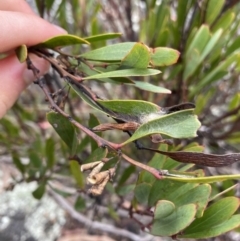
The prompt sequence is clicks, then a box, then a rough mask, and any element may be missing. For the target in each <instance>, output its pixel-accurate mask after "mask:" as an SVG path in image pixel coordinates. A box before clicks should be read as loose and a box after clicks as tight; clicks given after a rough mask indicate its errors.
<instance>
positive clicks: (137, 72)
mask: <svg viewBox="0 0 240 241" xmlns="http://www.w3.org/2000/svg"><path fill="white" fill-rule="evenodd" d="M159 73H161V71H159V70H156V69H122V70H115V71H109V72H104V73H101V74H95V75H91V76H88V77H84V78H82V79H83V80H89V79H103V78H113V77H130V76H149V75H156V74H159Z"/></svg>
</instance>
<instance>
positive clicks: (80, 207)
mask: <svg viewBox="0 0 240 241" xmlns="http://www.w3.org/2000/svg"><path fill="white" fill-rule="evenodd" d="M74 208H75V209H76V210H77V211H78V212H81V211H85V209H86V202H85V199H83V198H82V197H81V196H78V198H77V200H76V202H75V204H74Z"/></svg>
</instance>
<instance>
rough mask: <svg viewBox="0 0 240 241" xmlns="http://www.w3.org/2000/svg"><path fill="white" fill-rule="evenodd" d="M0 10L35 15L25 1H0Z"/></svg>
mask: <svg viewBox="0 0 240 241" xmlns="http://www.w3.org/2000/svg"><path fill="white" fill-rule="evenodd" d="M0 10H2V11H13V12H23V13H29V14H34V12H33V10H32V9H31V8H30V6H29V5H28V4H27V3H26V1H24V0H6V1H4V0H0Z"/></svg>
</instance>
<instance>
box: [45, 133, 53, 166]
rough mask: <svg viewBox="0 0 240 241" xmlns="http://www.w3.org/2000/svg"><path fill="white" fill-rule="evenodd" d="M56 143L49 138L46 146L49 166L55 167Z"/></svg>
mask: <svg viewBox="0 0 240 241" xmlns="http://www.w3.org/2000/svg"><path fill="white" fill-rule="evenodd" d="M54 151H55V143H54V140H53V139H52V138H49V139H47V141H46V146H45V154H46V158H47V166H48V168H53V166H54V163H55V153H54Z"/></svg>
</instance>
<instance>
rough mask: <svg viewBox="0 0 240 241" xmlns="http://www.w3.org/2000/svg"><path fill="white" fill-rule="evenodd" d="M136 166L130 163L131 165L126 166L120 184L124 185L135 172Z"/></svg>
mask: <svg viewBox="0 0 240 241" xmlns="http://www.w3.org/2000/svg"><path fill="white" fill-rule="evenodd" d="M135 170H136V167H135V166H134V165H130V166H129V167H127V168H125V169H124V171H123V172H122V173H121V177H120V179H119V181H118V186H121V185H123V184H124V183H125V182H126V181H127V180H128V178H129V177H130V176H131V175H132V174H133V173H134V172H135Z"/></svg>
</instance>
